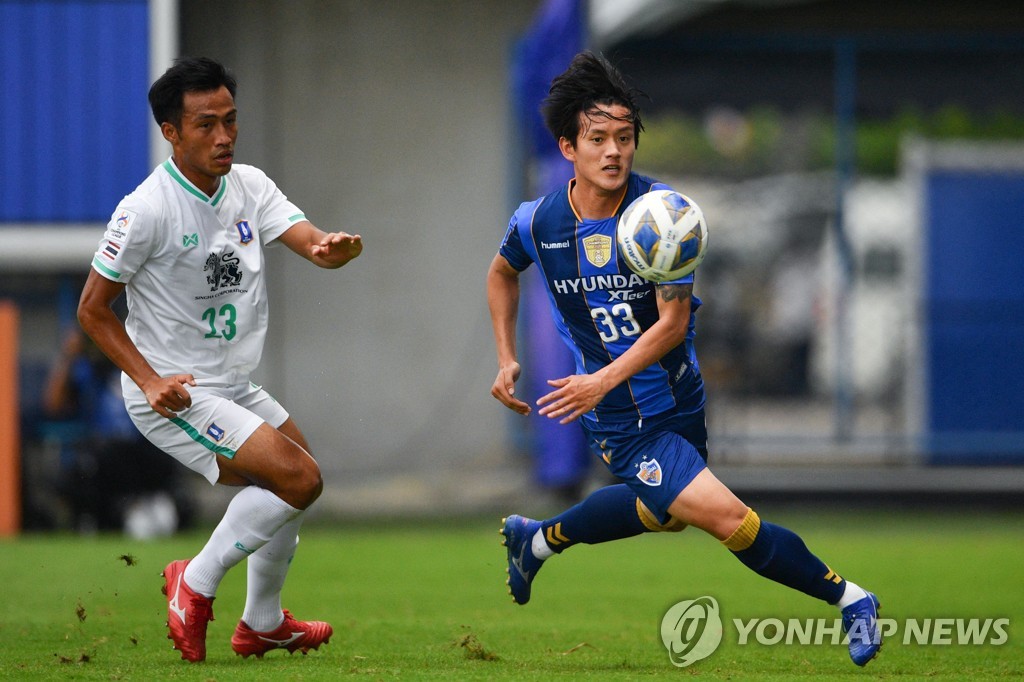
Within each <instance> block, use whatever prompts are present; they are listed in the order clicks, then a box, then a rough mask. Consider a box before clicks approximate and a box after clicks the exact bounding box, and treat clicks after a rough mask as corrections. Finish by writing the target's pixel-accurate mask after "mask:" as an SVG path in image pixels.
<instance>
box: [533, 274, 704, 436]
mask: <svg viewBox="0 0 1024 682" xmlns="http://www.w3.org/2000/svg"><path fill="white" fill-rule="evenodd" d="M656 291H657V296H658V321H657V322H655V323H654V324H653V325H651V328H650V329H648V330H647V331H645V332H644V333H643V334H641V335H640V337H639V338H638V339H637V341H636V343H634V344H633V345H632V346H630V348H629V349H628V350H627V351H626V352H624V353H623V354H622V355H620V356H619V357H618V358H616V359H615V360H614V361H613V362H611V363H609V364H608V365H605V366H604V367H602V368H601V369H600V370H598V371H597V372H594V373H593V374H574V375H572V376H568V377H562V378H561V379H550V380H548V385H550V386H553V387H554V388H555V389H556V390H554V391H551V392H550V393H548V394H546V395H543V396H541V397H540V398H539V399H538V400H537V404H538V405H541V406H542V407H541V409H540V411H539V412H538V414H542V415H544V416H545V417H548V418H549V419H558V420H559V423H561V424H568V423H569V422H571V421H573V420H575V419H579V418H580V417H581V416H583V415H584V414H586V413H587V412H590V411H591V410H593V409H594V408H595V407H597V404H598V403H599V402H601V400H602V399H603V398H604V397H605V395H607V394H608V391H610V390H612V389H613V388H615V387H616V386H618V385H619V384H621V383H622V382H623V381H625V380H626V379H628V378H629V377H631V376H633V375H634V374H636V373H637V372H639V371H640V370H642V369H644V368H645V367H649V366H650V365H652V364H653V363H655V362H657V361H658V360H660V359H661V358H662V357H663V356H664V355H665V353H668V352H669V351H670V350H672V349H673V348H675V347H676V346H678V345H679V344H680V343H682V342H683V341H684V340H685V339H686V332H687V327H688V325H689V322H690V295H691V294H692V293H693V285H692V284H662V285H659V286H657V287H656Z"/></svg>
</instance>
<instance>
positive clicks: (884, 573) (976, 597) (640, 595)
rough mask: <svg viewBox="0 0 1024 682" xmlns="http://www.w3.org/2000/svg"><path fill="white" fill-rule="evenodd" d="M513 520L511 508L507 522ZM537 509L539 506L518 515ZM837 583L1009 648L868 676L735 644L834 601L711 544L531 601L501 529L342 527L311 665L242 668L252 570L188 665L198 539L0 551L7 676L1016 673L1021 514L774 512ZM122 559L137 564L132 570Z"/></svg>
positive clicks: (322, 568)
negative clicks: (187, 611)
mask: <svg viewBox="0 0 1024 682" xmlns="http://www.w3.org/2000/svg"><path fill="white" fill-rule="evenodd" d="M510 511H512V510H510ZM514 511H519V512H525V513H528V512H529V510H527V509H523V510H514ZM759 512H760V513H761V515H762V517H763V518H765V519H767V520H771V521H774V522H776V523H781V524H783V525H787V526H789V527H791V528H793V529H794V530H796V531H797V532H798V533H800V534H801V535H802V536H803V537H804V539H805V540H806V541H807V543H808V545H809V546H810V547H811V549H812V550H813V551H815V552H816V553H817V554H818V555H819V556H820V557H822V559H824V560H825V561H826V562H827V563H829V565H830V566H832V567H833V568H835V569H836V570H837V571H839V572H840V573H842V574H843V575H845V576H848V577H850V578H851V579H853V580H855V581H857V582H859V583H861V584H862V585H864V586H865V587H868V588H869V589H872V590H874V591H876V592H877V593H878V594H879V596H880V598H881V601H882V613H881V615H882V616H883V617H887V618H893V619H896V620H897V622H900V621H901V620H903V619H907V618H916V619H925V618H1007V619H1009V626H1008V628H1007V634H1008V641H1007V642H1006V643H1004V644H1002V645H992V644H984V645H971V644H965V645H956V644H952V645H920V644H916V643H912V642H911V643H904V642H903V641H902V640H903V632H902V629H901V630H900V632H899V633H898V634H897V635H896V636H895V637H892V638H890V639H889V640H887V641H886V644H885V646H884V647H883V649H882V653H881V656H879V658H878V659H877V660H875V661H872V662H871V663H870V664H869V665H868V667H867V668H864V669H860V668H857V667H856V666H854V665H853V664H852V663H851V662H850V661H849V658H848V656H847V653H846V650H845V646H844V645H842V644H840V645H830V644H826V645H820V646H814V645H800V644H790V645H786V644H778V645H775V646H767V645H764V644H750V643H748V644H746V645H740V644H739V643H738V635H737V632H736V630H735V628H733V627H731V626H730V625H729V623H730V622H731V620H732V619H743V620H747V619H751V618H762V619H764V618H778V619H781V620H783V621H785V620H787V619H790V618H795V619H801V620H802V619H807V618H826V619H832V618H834V614H835V612H834V611H833V610H832V609H831V607H828V606H826V605H824V604H821V603H819V602H816V601H815V600H813V599H811V598H809V597H805V596H803V595H800V594H798V593H795V592H792V591H790V590H787V589H786V588H783V587H780V586H778V585H775V584H774V583H770V582H768V581H766V580H764V579H762V578H759V577H758V576H756V575H754V574H753V573H751V572H749V571H748V570H747V569H746V568H744V567H743V566H742V565H741V564H740V563H739V562H738V561H736V560H735V559H734V558H732V557H731V556H730V555H729V553H728V552H727V551H726V550H724V549H723V548H722V547H720V546H719V545H718V543H716V542H715V541H714V540H712V539H711V538H710V537H708V536H706V535H704V534H702V533H699V532H695V531H694V530H692V529H690V530H687V531H686V532H684V533H682V534H661V535H653V534H651V535H645V536H642V537H639V538H633V539H630V540H625V541H621V542H616V543H610V544H605V545H601V546H580V547H576V548H574V549H572V550H570V551H569V552H567V553H566V554H565V555H563V556H561V557H556V558H555V559H554V560H552V561H551V562H549V563H548V564H547V565H546V566H545V567H544V570H543V572H542V573H541V574H540V576H539V577H538V579H537V581H536V582H535V583H534V597H533V600H532V601H531V603H530V604H528V605H527V606H516V605H514V604H512V602H511V598H510V597H509V596H508V595H507V593H506V587H505V585H504V578H505V558H504V550H503V548H502V547H501V546H500V544H499V542H500V537H499V535H498V534H497V530H498V527H499V519H497V518H494V519H486V520H481V519H476V520H455V521H451V522H449V523H445V522H443V521H440V520H439V521H432V522H429V523H425V524H423V525H420V526H414V525H411V524H388V523H384V522H381V523H377V524H356V523H345V524H337V525H331V524H327V523H325V522H323V521H321V522H320V523H318V524H316V525H313V526H312V527H310V528H307V529H305V530H304V532H303V534H302V542H301V544H300V546H299V550H298V554H297V556H296V560H295V564H294V566H293V568H292V572H291V576H290V577H289V582H288V585H287V586H286V587H285V594H284V605H285V606H286V607H287V608H290V609H291V610H292V612H293V613H295V615H296V616H298V617H299V618H300V619H301V618H317V619H323V620H328V621H330V622H331V623H332V624H333V625H334V628H335V634H334V637H333V638H332V640H331V643H330V644H329V645H327V646H325V647H322V648H321V650H320V651H314V652H311V653H310V654H309V655H308V656H302V655H300V654H295V655H292V656H289V655H288V654H287V653H285V652H272V653H270V654H268V655H267V656H266V657H265V658H264V659H263V660H257V659H256V658H250V659H248V660H244V659H242V658H240V657H238V656H235V655H234V654H233V653H232V651H231V649H230V646H229V643H228V640H229V638H230V636H231V632H232V630H233V628H234V626H235V623H236V622H237V619H238V617H239V614H240V613H241V609H242V604H243V600H244V594H245V587H244V582H245V581H244V566H239V567H238V568H236V569H235V570H234V571H232V572H231V573H230V574H229V575H228V577H227V578H226V579H225V581H224V583H223V584H222V586H221V590H220V594H219V596H218V598H217V600H216V602H215V604H214V613H215V614H216V620H215V621H213V622H212V623H211V624H210V630H209V638H208V642H207V644H208V650H209V654H208V658H207V660H206V662H205V663H202V664H188V663H186V662H184V661H181V660H180V659H179V657H178V653H177V652H175V651H172V650H171V648H170V641H169V640H167V639H166V629H165V627H164V621H165V618H166V602H165V601H164V597H163V596H162V595H161V594H160V589H159V588H160V585H161V579H160V578H159V573H160V570H161V569H162V567H163V566H164V565H165V564H166V563H167V562H168V561H170V560H172V559H175V558H183V557H189V556H192V555H193V554H194V553H195V552H196V551H197V550H198V548H199V547H200V546H201V544H202V542H203V541H204V539H205V537H206V532H205V531H204V532H190V533H187V534H182V535H180V536H177V537H175V538H173V539H169V540H161V541H154V542H137V541H132V540H130V539H127V538H124V537H118V536H100V537H97V538H79V537H72V536H68V535H39V536H28V537H23V538H20V539H16V540H8V541H0V586H2V587H0V679H26V680H46V679H53V680H58V679H59V680H69V679H78V680H168V679H169V680H177V679H186V680H274V681H275V682H277V681H280V680H334V679H339V678H352V679H366V680H396V679H410V680H415V679H448V680H549V679H577V678H578V679H608V680H634V679H662V678H664V679H680V678H682V677H689V676H696V677H698V678H700V679H706V680H722V679H728V680H745V679H758V680H790V679H794V678H814V679H819V678H823V679H833V678H849V679H853V678H854V677H857V678H861V679H898V680H917V679H921V680H925V679H927V680H962V679H970V680H989V679H1021V678H1022V677H1024V643H1022V639H1021V638H1022V637H1024V542H1022V539H1024V533H1022V531H1021V527H1022V521H1024V512H1016V511H977V510H975V511H972V510H970V509H967V508H958V509H951V510H945V511H929V512H926V511H906V510H901V509H892V510H885V511H872V512H868V513H865V512H856V513H851V512H847V513H842V510H839V509H831V510H822V509H807V508H804V509H796V508H776V509H774V510H773V508H772V505H763V506H761V507H760V508H759ZM129 564H131V565H129ZM703 595H709V596H713V597H714V598H715V599H717V600H718V602H719V604H720V607H721V610H722V615H723V620H725V621H726V625H725V628H724V630H725V637H724V640H723V643H722V645H721V646H720V647H719V648H718V650H717V651H715V653H714V654H712V655H711V656H710V657H708V658H706V659H705V660H703V661H699V662H697V663H695V664H693V665H691V666H689V667H687V668H677V667H675V666H673V665H672V664H671V662H670V661H669V658H668V655H667V652H666V650H665V648H664V647H663V645H662V643H661V640H660V634H659V632H660V622H661V617H662V615H663V614H664V613H665V611H666V610H667V609H668V608H669V607H670V606H672V605H673V604H674V603H676V602H678V601H680V600H683V599H692V598H695V597H698V596H703Z"/></svg>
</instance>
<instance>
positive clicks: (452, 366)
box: [181, 0, 538, 502]
mask: <svg viewBox="0 0 1024 682" xmlns="http://www.w3.org/2000/svg"><path fill="white" fill-rule="evenodd" d="M537 4H538V3H537V2H536V0H458V1H454V2H441V1H439V0H438V1H435V0H430V1H423V2H413V1H411V0H408V1H400V0H390V1H383V2H369V1H359V0H339V1H337V2H324V1H314V0H299V1H295V2H272V1H270V0H260V1H238V0H236V1H230V2H227V1H221V2H216V3H211V2H205V1H200V0H183V2H182V6H181V7H182V24H181V31H182V53H183V54H192V55H198V54H204V55H208V56H211V57H214V58H217V59H220V60H222V61H224V62H225V63H226V64H228V65H229V66H230V67H231V68H232V69H233V70H234V72H235V73H236V76H237V77H238V80H239V94H238V97H237V103H238V106H239V111H240V115H239V121H240V129H241V130H240V136H239V142H238V145H237V155H236V161H238V162H241V163H252V164H254V165H257V166H260V167H261V168H263V169H264V170H265V171H267V173H268V174H269V175H270V176H271V177H272V178H274V180H275V181H276V182H277V184H278V185H279V186H280V187H281V188H282V190H283V191H284V192H285V193H286V194H287V195H288V196H289V198H290V199H292V200H293V201H294V202H295V203H296V204H297V205H298V206H299V207H300V208H302V209H303V210H304V211H305V212H306V214H307V216H309V218H310V219H311V220H312V221H313V222H314V223H315V224H316V225H318V226H320V227H322V228H325V229H328V230H331V229H343V230H346V231H349V232H354V233H359V234H361V235H362V236H363V239H364V241H365V245H366V246H365V251H364V253H363V255H362V257H360V258H359V259H358V260H357V261H354V262H353V263H352V264H351V265H349V266H347V267H345V268H344V269H342V270H340V271H322V270H319V269H318V268H315V267H312V266H310V265H309V264H308V263H305V262H304V261H302V260H301V259H299V258H297V257H296V256H295V255H294V254H292V253H290V252H288V251H287V250H286V249H284V248H283V247H280V248H277V249H272V251H273V253H272V255H271V274H270V287H271V290H272V291H271V306H272V308H271V310H272V313H271V314H272V330H271V333H270V335H269V338H268V344H267V348H266V351H265V354H264V361H263V366H262V368H261V370H260V371H259V373H258V375H257V377H256V380H257V381H262V382H263V383H264V385H265V386H266V388H267V389H268V390H270V391H271V393H272V394H273V395H275V397H277V398H278V399H279V400H280V401H281V402H282V403H283V404H284V405H285V406H286V407H287V408H288V409H289V411H291V413H292V414H293V416H294V417H295V418H296V420H297V422H298V423H299V425H300V426H301V428H302V429H303V430H304V431H305V433H306V435H307V437H308V439H309V441H310V443H311V445H312V447H313V449H314V451H315V452H316V453H317V456H318V458H319V459H320V461H321V464H322V467H323V468H324V470H325V472H326V473H327V474H328V477H329V479H334V480H335V481H338V480H339V479H340V480H342V481H344V482H346V483H348V484H352V483H354V482H355V481H367V483H366V485H368V486H372V485H374V481H376V483H377V484H380V485H383V484H384V483H385V482H386V481H387V480H388V479H391V480H393V479H395V478H401V477H405V476H407V475H409V476H411V478H410V479H409V480H412V478H416V477H417V476H416V475H417V474H419V475H420V476H419V477H418V478H420V479H422V475H423V474H424V473H426V472H432V471H434V472H436V470H437V469H443V477H445V478H453V479H457V478H458V477H459V475H460V474H459V472H460V471H463V470H469V469H478V468H479V469H486V468H488V467H491V466H492V465H495V464H500V463H501V462H503V461H505V460H506V459H507V454H506V453H507V450H508V448H509V446H508V443H507V440H508V439H507V438H506V431H507V428H508V425H509V418H508V415H507V414H506V411H505V410H504V409H503V408H501V407H500V406H499V405H498V403H497V402H496V401H494V400H493V399H492V398H491V397H490V395H489V390H490V385H491V382H492V380H493V378H494V373H495V371H496V363H495V358H494V351H493V344H492V341H491V334H490V320H489V317H488V313H487V306H486V299H485V292H484V276H485V273H486V269H487V266H488V264H489V263H490V259H491V258H492V257H493V254H494V253H495V252H496V249H497V246H498V241H499V239H500V238H501V236H502V234H503V230H504V227H505V225H506V223H507V220H508V216H509V215H510V212H511V208H512V203H511V202H512V201H513V199H514V200H515V201H517V202H518V201H519V200H521V199H522V198H521V197H512V196H511V195H510V191H509V187H510V184H511V183H512V180H511V178H510V174H511V171H512V164H511V162H510V158H511V153H510V140H511V134H510V132H509V126H510V117H509V114H508V106H507V103H508V97H509V96H508V85H507V68H508V64H509V60H510V55H511V49H512V44H513V41H514V40H515V38H516V36H517V35H518V34H519V32H520V31H521V30H522V29H523V28H524V27H525V26H526V24H527V23H528V22H529V20H530V18H531V15H532V13H533V11H534V9H535V7H536V5H537ZM434 475H435V476H437V475H438V474H437V473H435V474H434ZM329 487H330V486H329ZM454 491H455V494H459V493H460V491H461V492H466V491H463V490H461V488H460V487H459V486H457V485H456V486H455V488H454ZM397 494H399V495H401V494H403V493H401V492H398V493H397ZM392 501H393V500H392ZM392 501H389V502H392Z"/></svg>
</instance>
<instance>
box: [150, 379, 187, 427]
mask: <svg viewBox="0 0 1024 682" xmlns="http://www.w3.org/2000/svg"><path fill="white" fill-rule="evenodd" d="M186 384H187V385H189V386H195V385H196V380H195V377H193V376H192V375H191V374H173V375H171V376H169V377H157V378H155V379H152V380H150V381H148V382H146V384H145V385H143V386H142V387H141V388H142V392H143V393H145V394H146V400H148V401H149V406H150V407H152V408H153V410H154V411H155V412H156V413H157V414H159V415H160V416H161V417H166V418H167V419H170V418H171V417H173V416H174V415H175V414H176V413H178V412H180V411H182V410H185V409H188V408H190V407H192V394H191V393H189V392H188V389H187V388H185V385H186Z"/></svg>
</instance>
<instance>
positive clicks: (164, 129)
mask: <svg viewBox="0 0 1024 682" xmlns="http://www.w3.org/2000/svg"><path fill="white" fill-rule="evenodd" d="M160 132H161V134H163V136H164V139H165V140H167V141H168V142H170V143H171V144H174V143H175V142H177V141H178V129H177V128H175V127H174V124H173V123H170V122H168V121H164V122H163V123H161V124H160Z"/></svg>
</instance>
